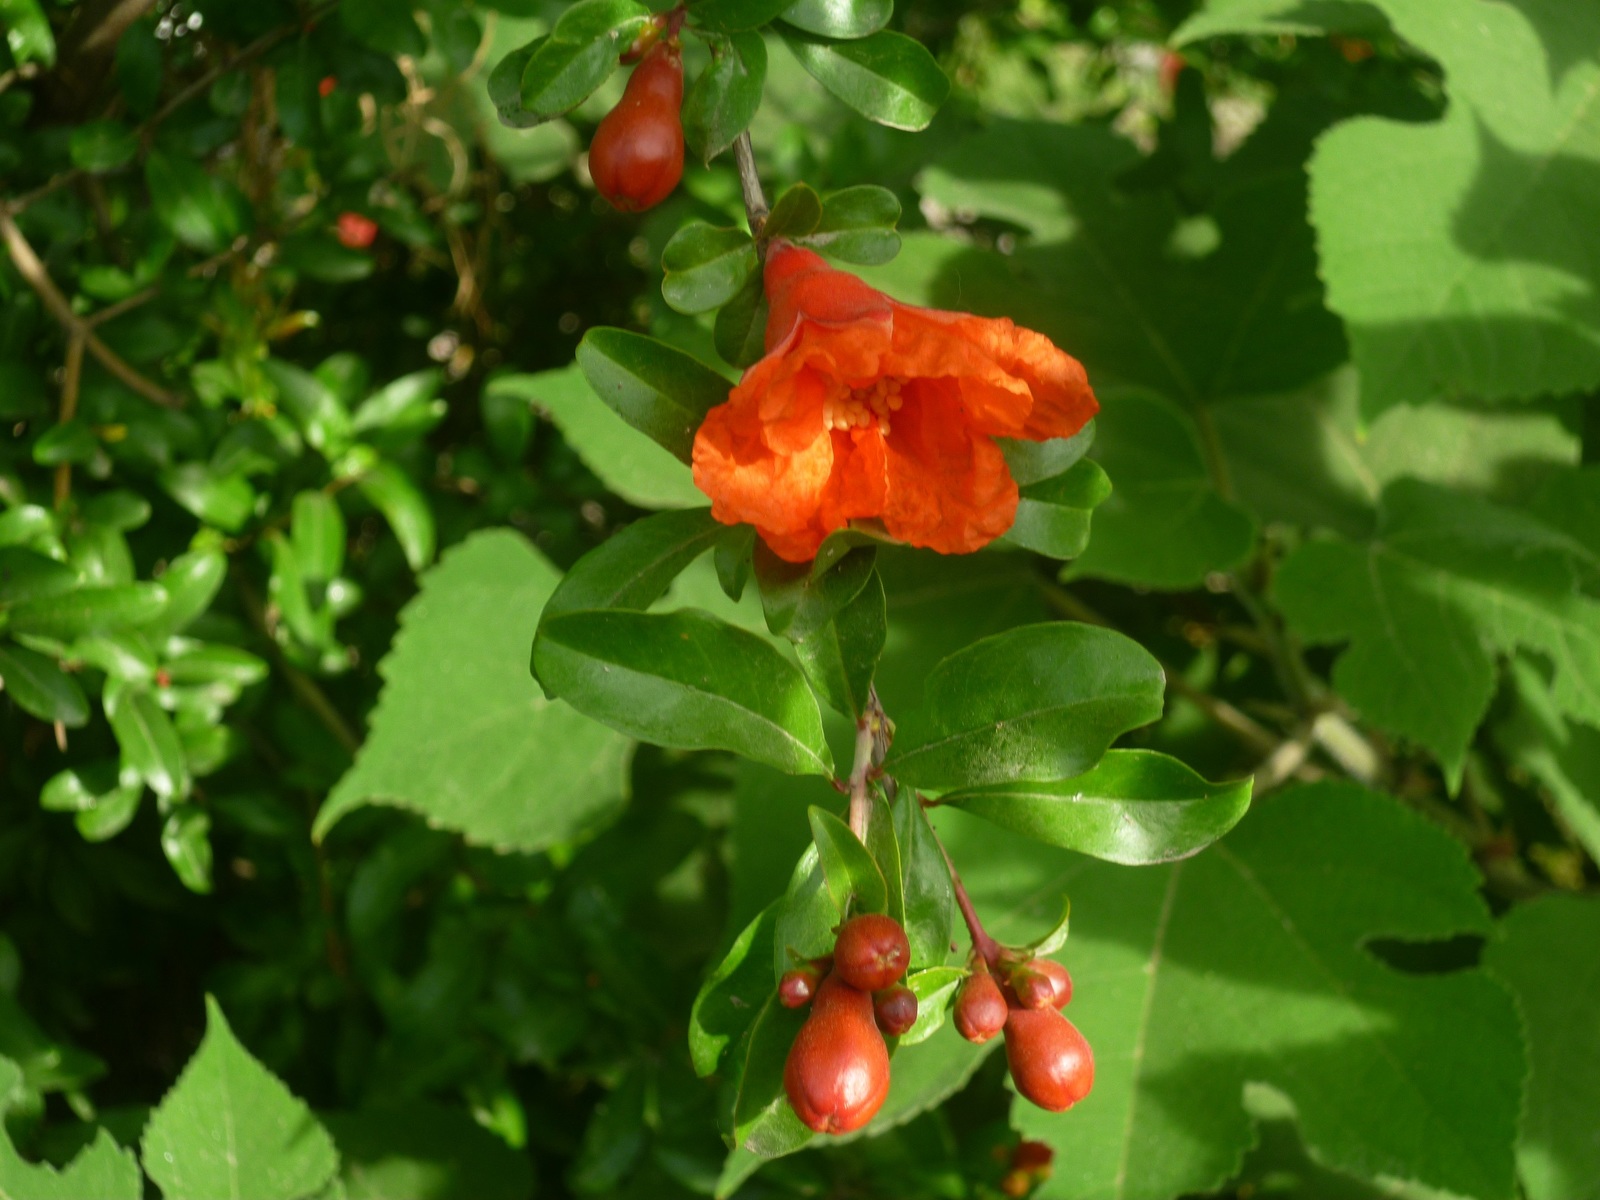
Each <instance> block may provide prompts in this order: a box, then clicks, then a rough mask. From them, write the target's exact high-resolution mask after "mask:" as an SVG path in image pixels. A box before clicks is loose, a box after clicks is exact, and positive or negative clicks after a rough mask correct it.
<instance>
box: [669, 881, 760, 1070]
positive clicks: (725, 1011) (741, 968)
mask: <svg viewBox="0 0 1600 1200" xmlns="http://www.w3.org/2000/svg"><path fill="white" fill-rule="evenodd" d="M777 924H778V904H777V903H776V902H774V903H772V904H769V905H767V907H766V908H764V909H762V910H761V913H760V915H759V916H757V917H756V918H755V920H753V921H751V922H750V924H748V925H746V926H745V927H744V929H743V930H741V931H740V933H739V936H738V937H737V938H735V939H734V942H733V945H732V946H730V947H729V948H728V952H727V953H726V954H725V955H723V956H722V961H721V962H720V963H718V964H717V966H716V968H715V969H714V970H713V971H712V972H711V974H710V975H709V976H708V977H707V979H706V981H705V983H703V984H701V985H700V991H699V994H698V995H696V996H695V998H694V1007H693V1008H691V1009H690V1010H689V1057H690V1058H691V1059H692V1060H693V1062H694V1069H695V1074H697V1075H700V1076H706V1075H710V1074H711V1073H712V1072H713V1071H715V1070H716V1069H717V1064H718V1063H720V1062H721V1061H722V1055H723V1053H724V1052H725V1051H726V1050H727V1048H728V1047H729V1046H730V1045H732V1044H733V1043H734V1042H735V1041H737V1040H738V1038H739V1037H740V1035H741V1034H743V1033H744V1031H745V1030H746V1029H747V1028H749V1026H750V1021H751V1019H752V1018H753V1017H754V1015H755V1014H756V1013H757V1012H759V1011H760V1010H761V1005H762V1004H763V1003H764V1002H765V1000H766V998H767V996H768V995H769V994H770V993H771V992H772V990H773V987H774V986H775V984H774V979H773V974H772V938H773V932H774V930H776V928H777Z"/></svg>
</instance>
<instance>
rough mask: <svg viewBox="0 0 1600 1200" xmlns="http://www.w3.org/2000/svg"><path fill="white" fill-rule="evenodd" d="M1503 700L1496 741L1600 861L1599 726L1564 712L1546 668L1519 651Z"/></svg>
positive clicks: (1577, 838)
mask: <svg viewBox="0 0 1600 1200" xmlns="http://www.w3.org/2000/svg"><path fill="white" fill-rule="evenodd" d="M1509 667H1510V669H1509V672H1508V673H1509V680H1508V682H1509V683H1510V684H1511V686H1510V687H1508V688H1507V689H1505V690H1506V692H1508V693H1509V696H1508V697H1507V702H1505V703H1504V704H1502V705H1497V706H1496V707H1497V711H1498V720H1496V721H1495V723H1494V726H1493V734H1494V741H1495V745H1496V747H1497V748H1498V749H1499V750H1500V752H1501V753H1502V754H1503V755H1505V758H1506V761H1507V762H1508V763H1509V764H1510V765H1511V766H1512V767H1514V768H1516V769H1518V770H1521V771H1525V772H1527V774H1528V775H1529V776H1531V777H1532V778H1533V779H1536V780H1538V782H1539V783H1540V784H1541V785H1542V789H1543V790H1542V796H1543V797H1544V798H1545V799H1546V801H1547V803H1548V804H1549V805H1550V806H1551V807H1553V808H1554V809H1555V811H1556V812H1557V813H1559V814H1560V818H1561V820H1562V821H1563V822H1564V823H1565V825H1566V827H1567V829H1568V831H1570V832H1571V834H1572V836H1573V837H1574V838H1575V839H1576V840H1577V841H1578V843H1579V844H1580V845H1581V846H1582V847H1583V848H1584V849H1585V850H1587V851H1588V852H1589V857H1590V858H1593V859H1596V860H1597V861H1600V729H1595V728H1594V727H1592V726H1588V725H1578V724H1574V723H1572V722H1570V721H1567V720H1565V719H1564V718H1563V716H1562V712H1561V707H1560V706H1559V705H1558V704H1556V703H1555V701H1554V699H1553V698H1552V697H1551V694H1550V684H1549V681H1548V680H1547V679H1546V678H1545V675H1546V672H1544V671H1543V670H1542V669H1540V667H1538V666H1536V665H1535V664H1534V663H1532V662H1530V661H1528V658H1527V656H1525V655H1522V654H1519V655H1517V656H1516V657H1515V658H1514V659H1513V660H1512V661H1511V663H1510V664H1509Z"/></svg>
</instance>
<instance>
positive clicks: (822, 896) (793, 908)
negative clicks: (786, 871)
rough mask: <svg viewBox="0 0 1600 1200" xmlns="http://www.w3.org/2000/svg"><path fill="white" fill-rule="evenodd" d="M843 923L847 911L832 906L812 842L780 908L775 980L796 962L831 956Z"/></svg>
mask: <svg viewBox="0 0 1600 1200" xmlns="http://www.w3.org/2000/svg"><path fill="white" fill-rule="evenodd" d="M842 920H844V910H843V909H841V908H840V907H839V906H838V905H837V904H835V903H834V902H833V893H832V892H830V891H829V890H828V881H827V880H826V879H825V878H824V877H823V874H822V862H821V859H820V857H819V854H818V850H817V844H816V842H815V841H813V842H812V843H811V844H810V845H809V846H807V847H806V848H805V851H804V852H803V853H802V854H801V855H800V859H799V861H798V862H796V863H795V865H794V870H793V871H792V872H790V875H789V886H788V888H787V889H786V890H785V891H784V894H783V899H782V900H781V901H780V902H779V904H778V921H777V925H776V926H775V927H774V928H773V931H772V970H773V977H774V978H777V976H779V975H782V974H783V973H784V972H785V971H787V970H788V969H789V968H790V967H792V966H794V965H795V962H796V960H797V959H808V958H818V957H820V956H821V955H824V954H831V953H832V952H833V940H834V934H833V931H834V929H835V927H837V926H838V924H839V922H840V921H842Z"/></svg>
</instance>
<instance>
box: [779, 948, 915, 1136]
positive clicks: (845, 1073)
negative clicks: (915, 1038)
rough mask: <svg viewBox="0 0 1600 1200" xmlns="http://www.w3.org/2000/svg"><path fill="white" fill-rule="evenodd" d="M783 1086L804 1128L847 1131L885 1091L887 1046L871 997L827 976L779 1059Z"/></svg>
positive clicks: (872, 1112)
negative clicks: (786, 1052)
mask: <svg viewBox="0 0 1600 1200" xmlns="http://www.w3.org/2000/svg"><path fill="white" fill-rule="evenodd" d="M783 1090H784V1092H785V1093H786V1094H787V1095H788V1097H789V1106H790V1107H791V1108H793V1109H794V1111H795V1115H796V1116H798V1117H799V1118H800V1120H801V1121H802V1122H803V1123H804V1124H805V1126H806V1128H808V1129H811V1130H813V1131H815V1132H817V1133H849V1132H850V1131H851V1130H854V1129H860V1128H861V1127H862V1126H863V1125H865V1124H866V1123H867V1122H868V1121H870V1120H872V1118H873V1117H874V1116H876V1115H877V1112H878V1109H880V1108H882V1107H883V1101H884V1097H886V1096H887V1095H888V1094H889V1048H888V1047H887V1046H885V1045H884V1043H883V1035H882V1034H881V1033H879V1032H878V1027H877V1025H876V1024H874V1023H873V1017H872V997H871V996H869V995H867V993H866V992H863V991H860V990H858V989H857V988H853V987H851V986H850V985H849V984H847V983H845V982H844V981H843V980H841V979H840V978H839V977H838V976H837V975H830V976H828V978H826V979H824V980H823V981H822V986H821V987H820V988H818V989H817V996H816V1000H815V1001H814V1002H813V1003H812V1006H811V1015H810V1016H809V1017H807V1018H806V1023H805V1024H804V1025H802V1026H801V1027H800V1032H799V1033H798V1034H796V1035H795V1039H794V1045H792V1046H790V1047H789V1057H788V1059H787V1060H786V1061H785V1062H784V1064H783Z"/></svg>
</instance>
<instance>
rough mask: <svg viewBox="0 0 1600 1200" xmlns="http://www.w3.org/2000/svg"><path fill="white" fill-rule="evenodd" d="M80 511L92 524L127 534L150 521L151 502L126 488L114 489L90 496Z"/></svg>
mask: <svg viewBox="0 0 1600 1200" xmlns="http://www.w3.org/2000/svg"><path fill="white" fill-rule="evenodd" d="M78 511H79V512H80V513H81V514H82V515H83V519H84V520H85V521H87V522H89V523H91V524H94V525H104V526H106V527H107V528H108V529H115V530H116V531H117V532H118V533H127V532H129V531H130V530H134V529H138V528H140V527H141V526H142V525H144V524H145V522H147V521H149V520H150V501H148V500H146V499H145V498H144V497H143V496H141V495H139V494H138V493H137V492H130V491H128V490H127V489H126V488H113V489H112V490H111V491H109V492H99V493H97V494H96V495H93V496H90V497H89V498H88V499H87V500H85V501H84V502H83V504H82V505H81V506H79V509H78Z"/></svg>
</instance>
